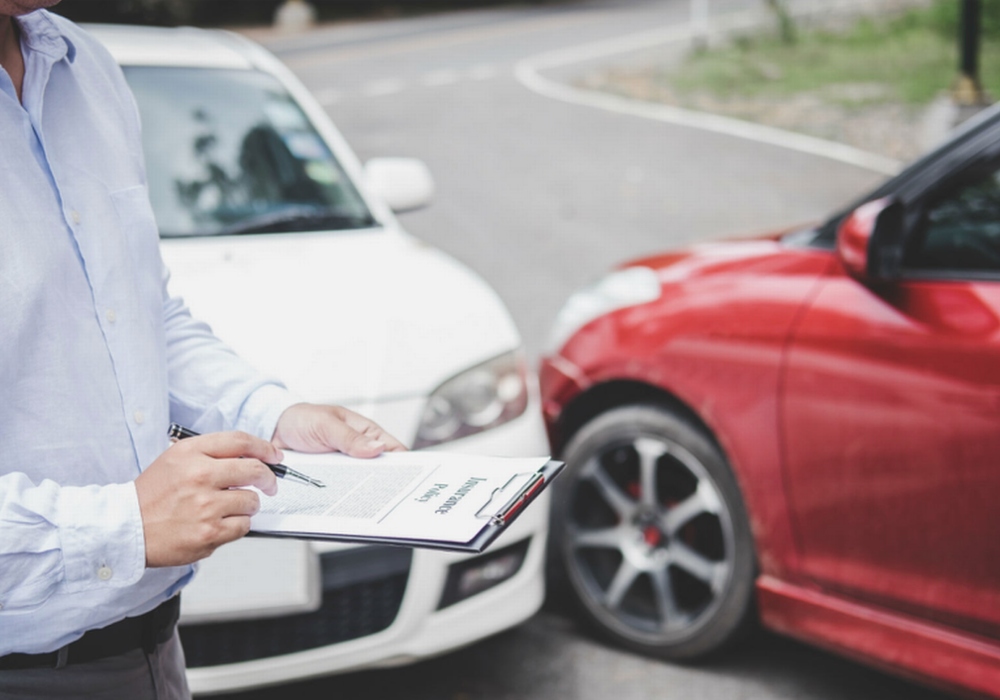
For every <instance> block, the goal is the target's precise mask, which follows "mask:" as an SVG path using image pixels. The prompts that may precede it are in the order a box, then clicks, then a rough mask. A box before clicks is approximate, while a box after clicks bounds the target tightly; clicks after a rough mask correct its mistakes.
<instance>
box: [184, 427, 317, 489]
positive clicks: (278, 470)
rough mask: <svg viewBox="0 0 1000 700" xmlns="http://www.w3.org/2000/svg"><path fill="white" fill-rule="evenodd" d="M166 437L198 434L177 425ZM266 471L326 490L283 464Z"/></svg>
mask: <svg viewBox="0 0 1000 700" xmlns="http://www.w3.org/2000/svg"><path fill="white" fill-rule="evenodd" d="M167 435H168V436H170V439H171V440H183V439H184V438H189V437H196V436H197V435H198V433H196V432H195V431H193V430H190V429H188V428H185V427H184V426H183V425H178V424H177V423H171V424H170V430H168V431H167ZM267 467H268V469H270V470H271V471H272V472H274V474H275V476H278V477H281V478H282V479H294V480H298V481H301V482H302V483H305V484H312V485H313V486H318V487H320V488H321V489H322V488H326V484H324V483H323V482H322V481H318V480H317V479H313V478H312V477H311V476H306V475H305V474H303V473H302V472H297V471H295V470H294V469H292V468H291V467H286V466H285V465H284V464H268V465H267Z"/></svg>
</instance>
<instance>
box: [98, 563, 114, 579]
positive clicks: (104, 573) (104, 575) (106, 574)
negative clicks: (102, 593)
mask: <svg viewBox="0 0 1000 700" xmlns="http://www.w3.org/2000/svg"><path fill="white" fill-rule="evenodd" d="M111 576H112V571H111V567H109V566H102V567H101V568H100V569H98V570H97V578H99V579H101V580H102V581H110V580H111Z"/></svg>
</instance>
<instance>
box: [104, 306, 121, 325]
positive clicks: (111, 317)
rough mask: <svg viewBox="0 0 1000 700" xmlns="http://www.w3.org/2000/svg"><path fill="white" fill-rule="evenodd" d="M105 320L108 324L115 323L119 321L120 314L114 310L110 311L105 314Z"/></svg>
mask: <svg viewBox="0 0 1000 700" xmlns="http://www.w3.org/2000/svg"><path fill="white" fill-rule="evenodd" d="M104 316H105V318H107V319H108V323H114V322H115V321H117V320H118V314H117V313H115V310H114V309H108V311H107V313H106V314H104Z"/></svg>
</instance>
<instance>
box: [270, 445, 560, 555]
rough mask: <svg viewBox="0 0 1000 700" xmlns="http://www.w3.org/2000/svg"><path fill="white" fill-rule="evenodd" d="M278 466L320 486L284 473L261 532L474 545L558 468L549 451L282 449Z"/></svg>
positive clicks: (505, 521)
mask: <svg viewBox="0 0 1000 700" xmlns="http://www.w3.org/2000/svg"><path fill="white" fill-rule="evenodd" d="M284 464H285V465H287V466H289V467H291V468H293V469H296V470H298V471H300V472H303V473H305V474H307V475H308V476H310V477H313V478H315V479H318V480H320V481H322V482H323V483H324V484H326V487H325V488H317V487H315V486H312V485H309V484H302V483H299V482H296V481H292V480H290V479H281V480H279V481H278V494H277V495H276V496H274V497H267V496H261V509H260V512H258V513H257V514H256V515H255V516H253V518H252V519H251V531H252V532H254V533H256V534H260V535H273V536H291V537H303V538H316V539H335V540H343V541H372V542H388V543H392V544H410V545H411V546H429V547H441V548H445V549H463V550H468V549H473V550H475V551H479V550H480V549H481V548H482V547H483V546H485V544H484V542H485V541H486V540H491V539H492V537H489V534H490V533H491V532H493V534H494V535H495V534H496V533H497V532H499V530H500V529H502V528H503V527H506V525H507V524H508V522H509V520H512V518H513V516H514V515H516V514H517V511H519V510H520V509H521V508H522V507H526V506H527V504H528V503H529V502H530V501H531V499H533V498H534V496H535V495H536V494H537V492H538V491H540V490H541V489H542V488H544V487H545V485H546V484H547V483H548V481H549V480H551V478H552V477H553V476H554V475H555V474H556V473H557V472H558V470H559V468H560V467H561V466H562V465H561V464H559V463H557V462H551V461H550V460H549V458H548V457H534V458H512V457H481V456H475V455H461V454H454V453H448V452H419V451H418V452H389V453H385V454H383V455H381V456H379V457H376V458H374V459H357V458H353V457H348V456H346V455H343V454H322V455H309V454H301V453H292V452H286V453H285V460H284Z"/></svg>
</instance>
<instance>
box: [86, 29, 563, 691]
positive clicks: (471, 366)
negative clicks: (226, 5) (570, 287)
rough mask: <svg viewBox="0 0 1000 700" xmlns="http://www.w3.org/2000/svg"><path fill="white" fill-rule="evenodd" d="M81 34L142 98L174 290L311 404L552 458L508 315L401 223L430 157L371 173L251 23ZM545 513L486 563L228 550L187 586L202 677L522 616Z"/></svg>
mask: <svg viewBox="0 0 1000 700" xmlns="http://www.w3.org/2000/svg"><path fill="white" fill-rule="evenodd" d="M88 29H89V30H90V31H92V32H93V33H94V35H95V36H97V37H98V38H99V39H100V40H101V41H103V42H104V43H105V45H106V46H107V47H108V48H109V49H110V50H111V52H112V54H113V55H114V56H115V57H116V59H117V60H118V62H119V63H120V64H121V65H122V67H123V68H124V70H125V75H126V77H127V79H128V81H129V83H130V85H131V87H132V89H133V91H134V93H135V96H136V100H137V102H138V105H139V108H140V112H141V114H142V119H143V130H144V134H145V136H144V138H145V151H146V160H147V167H148V170H149V188H150V197H151V200H152V204H153V208H154V212H155V214H156V218H157V222H158V224H159V226H160V229H161V238H162V241H161V242H162V250H163V255H164V258H165V259H166V262H167V264H168V266H169V267H170V268H171V270H172V275H173V276H172V281H171V289H172V291H173V292H174V293H175V294H179V295H180V296H182V297H184V299H185V300H186V301H187V303H188V305H189V306H190V308H191V310H192V312H193V313H194V315H195V316H197V317H198V318H200V319H202V320H204V321H206V322H208V323H209V325H211V326H212V328H213V330H214V331H215V332H216V333H217V335H218V336H219V337H221V338H222V339H223V340H225V341H226V342H228V343H229V344H230V345H231V346H232V347H233V348H234V349H235V350H236V351H237V352H238V353H240V354H241V355H243V356H244V357H246V358H247V359H249V360H250V361H252V362H254V363H255V364H256V365H257V366H258V367H260V368H261V369H262V370H264V371H266V372H268V373H271V374H273V375H275V376H277V377H279V378H281V379H282V380H283V381H284V382H285V383H286V385H287V386H288V387H289V388H290V389H291V390H292V391H294V392H297V393H298V394H299V395H301V396H302V397H303V398H305V399H307V400H311V401H317V402H328V403H337V404H342V405H346V406H348V407H350V408H353V409H355V410H357V411H359V412H360V413H362V414H364V415H367V416H370V417H371V418H373V419H374V420H375V421H377V422H378V423H380V424H381V425H382V426H383V427H385V428H386V429H387V430H388V431H389V432H391V433H392V434H394V435H395V436H397V437H398V438H400V439H401V440H403V441H404V442H405V443H407V444H409V445H411V446H413V447H417V448H432V449H445V450H452V449H453V450H457V451H462V452H467V453H478V454H494V455H510V456H536V455H546V454H548V451H549V448H548V443H547V438H546V434H545V430H544V427H543V423H542V419H541V411H540V407H539V399H538V393H537V385H536V380H535V378H534V376H533V375H532V374H531V373H530V372H529V371H528V369H527V368H526V366H525V360H524V358H523V356H522V354H521V339H520V336H519V334H518V331H517V329H516V328H515V326H514V324H513V322H512V320H511V318H510V315H509V313H508V312H507V310H506V309H505V307H504V306H503V305H502V303H501V302H500V300H499V299H498V297H497V296H496V294H495V293H494V291H493V290H492V289H490V288H489V287H488V286H487V285H486V284H485V283H484V282H483V281H482V279H480V278H479V277H478V276H477V275H475V274H474V273H473V272H471V271H469V270H468V269H466V268H464V267H462V266H461V265H459V264H458V263H457V262H456V261H454V260H453V259H451V258H450V257H448V256H447V255H444V254H443V253H441V252H440V251H438V250H435V249H434V248H431V247H430V246H428V245H427V244H425V243H423V242H421V241H419V240H417V239H415V238H413V237H412V236H410V235H408V234H406V233H405V232H404V231H403V230H402V229H401V228H400V226H399V224H398V223H397V221H396V219H395V218H394V216H393V210H394V209H395V210H396V211H400V210H403V209H407V208H413V207H417V206H422V205H423V204H426V203H427V202H428V201H429V199H430V196H431V193H432V190H433V183H432V182H431V179H430V176H429V174H428V173H427V171H426V169H425V168H424V167H423V165H422V164H421V163H420V162H418V161H412V160H406V159H376V160H373V161H370V162H369V163H367V164H366V165H365V166H362V165H361V164H360V163H359V162H358V161H357V159H356V157H355V156H354V155H353V153H352V152H351V150H350V149H349V148H348V146H347V144H346V143H345V142H344V140H343V138H342V137H341V136H340V134H339V133H338V132H337V130H336V129H335V127H334V125H333V124H332V123H331V122H330V119H329V118H328V117H327V115H326V113H325V112H324V111H323V109H322V108H321V107H320V106H319V105H318V104H317V103H316V102H315V101H314V100H313V99H312V97H311V96H310V95H309V93H308V92H307V90H306V89H305V88H304V87H303V86H302V85H301V84H300V83H299V82H298V80H296V79H295V78H294V77H293V76H292V74H291V73H290V72H289V71H288V70H287V69H286V68H284V67H283V66H282V65H281V63H280V62H279V61H278V60H277V59H276V58H274V57H273V56H272V55H270V54H269V53H267V52H266V51H265V50H264V49H262V48H261V47H260V46H258V45H256V44H254V43H252V42H251V41H249V40H247V39H246V38H244V37H241V36H239V35H236V34H232V33H228V32H222V31H206V30H199V29H191V28H182V29H159V28H148V27H122V26H110V25H107V26H105V25H92V26H89V27H88ZM164 429H166V426H165V427H164ZM547 519H548V501H547V497H544V495H543V497H542V498H540V499H539V500H538V501H537V502H536V503H535V504H534V505H532V507H531V508H529V509H527V510H526V511H525V513H524V514H523V515H521V516H520V517H519V519H518V520H517V521H516V522H515V523H514V524H513V525H512V526H511V529H510V530H509V531H508V532H506V533H504V535H503V536H502V537H501V538H500V539H499V540H498V541H497V542H496V543H494V544H493V545H492V546H491V547H490V548H489V549H488V550H487V551H486V552H485V553H484V554H482V555H479V556H468V555H454V554H448V553H440V552H434V551H429V550H409V549H404V548H389V547H356V546H346V545H336V544H330V543H326V544H322V543H309V542H289V541H284V540H282V541H276V540H265V539H246V540H243V541H241V542H237V543H235V544H233V545H229V546H226V547H223V548H222V549H220V550H219V551H218V552H217V553H216V554H215V555H213V556H212V557H211V558H210V559H208V560H207V561H205V562H204V563H203V564H202V565H201V568H200V571H199V573H198V576H197V577H196V579H195V581H194V583H193V584H192V585H191V586H190V587H189V588H188V589H187V590H185V592H184V594H183V596H182V617H181V628H180V630H181V638H182V640H183V642H184V647H185V650H186V654H187V659H188V666H189V680H190V684H191V687H192V690H193V691H194V692H195V693H197V694H209V693H216V692H229V691H235V690H239V689H245V688H251V687H257V686H261V685H268V684H276V683H282V682H286V681H292V680H297V679H302V678H306V677H310V676H318V675H323V674H328V673H334V672H341V671H348V670H357V669H363V668H372V667H377V666H389V665H396V664H403V663H408V662H411V661H415V660H417V659H420V658H423V657H427V656H431V655H435V654H439V653H442V652H445V651H448V650H450V649H454V648H456V647H459V646H462V645H465V644H469V643H471V642H473V641H475V640H478V639H481V638H483V637H486V636H488V635H491V634H494V633H496V632H499V631H501V630H504V629H506V628H509V627H511V626H513V625H516V624H517V623H519V622H521V621H523V620H524V619H526V618H527V617H529V616H531V615H532V614H533V613H534V612H535V611H536V610H537V609H538V608H539V606H540V605H541V602H542V597H543V559H544V557H543V554H544V550H545V539H546V532H547Z"/></svg>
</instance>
